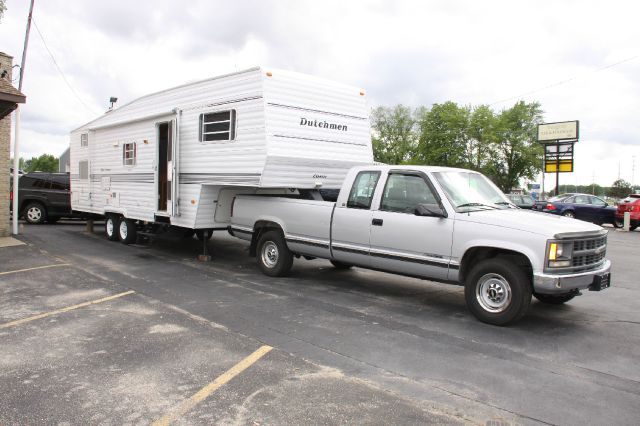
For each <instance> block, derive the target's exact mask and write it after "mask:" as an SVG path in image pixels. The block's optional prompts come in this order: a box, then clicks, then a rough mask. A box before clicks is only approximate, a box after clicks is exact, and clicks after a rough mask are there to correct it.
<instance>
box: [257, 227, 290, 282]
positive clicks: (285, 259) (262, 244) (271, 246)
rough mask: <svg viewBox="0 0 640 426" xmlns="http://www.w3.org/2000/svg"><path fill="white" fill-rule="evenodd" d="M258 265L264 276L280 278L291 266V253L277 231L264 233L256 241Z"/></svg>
mask: <svg viewBox="0 0 640 426" xmlns="http://www.w3.org/2000/svg"><path fill="white" fill-rule="evenodd" d="M257 257H258V265H259V266H260V269H261V270H262V272H263V273H264V274H265V275H269V276H270V277H282V276H285V275H287V274H288V273H289V271H290V270H291V266H292V265H293V253H291V251H290V250H289V247H287V243H286V242H285V240H284V238H283V237H282V234H281V233H280V232H278V231H267V232H265V233H264V234H263V235H262V236H261V237H260V240H259V241H258V256H257Z"/></svg>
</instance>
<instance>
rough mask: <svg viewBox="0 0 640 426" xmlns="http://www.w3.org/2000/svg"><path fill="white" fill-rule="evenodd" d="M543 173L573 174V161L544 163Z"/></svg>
mask: <svg viewBox="0 0 640 426" xmlns="http://www.w3.org/2000/svg"><path fill="white" fill-rule="evenodd" d="M544 171H545V173H556V172H558V173H571V172H573V159H571V160H558V161H550V162H545V163H544Z"/></svg>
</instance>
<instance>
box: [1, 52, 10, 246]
mask: <svg viewBox="0 0 640 426" xmlns="http://www.w3.org/2000/svg"><path fill="white" fill-rule="evenodd" d="M12 63H13V58H12V57H11V56H8V55H6V54H4V53H2V52H0V73H2V71H4V70H6V71H7V72H8V73H9V74H8V78H9V81H11V66H12ZM11 115H12V114H9V115H7V116H6V117H5V118H3V119H1V120H0V237H6V236H8V235H9V234H10V233H11V225H10V222H9V194H10V191H11V190H10V188H9V167H10V165H9V158H10V154H9V153H10V145H11Z"/></svg>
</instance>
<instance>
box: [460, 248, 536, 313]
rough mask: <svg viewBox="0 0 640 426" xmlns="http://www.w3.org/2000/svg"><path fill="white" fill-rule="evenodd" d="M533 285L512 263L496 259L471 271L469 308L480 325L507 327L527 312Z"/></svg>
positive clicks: (467, 291)
mask: <svg viewBox="0 0 640 426" xmlns="http://www.w3.org/2000/svg"><path fill="white" fill-rule="evenodd" d="M531 292H532V290H531V283H530V280H529V279H528V278H527V276H526V274H525V273H524V271H523V270H522V269H520V268H519V267H518V266H517V265H515V264H513V263H512V262H510V261H508V260H505V259H500V258H494V259H486V260H483V261H481V262H479V263H478V264H477V265H476V266H474V267H473V269H471V272H470V273H469V275H468V276H467V280H466V283H465V286H464V296H465V300H466V302H467V307H468V308H469V310H470V311H471V312H472V313H473V315H475V316H476V318H478V319H479V320H480V321H482V322H486V323H487V324H493V325H507V324H509V323H512V322H514V321H517V320H518V319H520V318H522V316H523V315H524V314H525V313H526V312H527V309H528V308H529V304H530V303H531Z"/></svg>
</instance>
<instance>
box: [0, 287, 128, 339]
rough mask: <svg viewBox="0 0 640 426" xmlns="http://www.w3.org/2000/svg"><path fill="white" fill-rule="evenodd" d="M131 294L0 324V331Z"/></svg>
mask: <svg viewBox="0 0 640 426" xmlns="http://www.w3.org/2000/svg"><path fill="white" fill-rule="evenodd" d="M132 293H135V291H133V290H129V291H125V292H124V293H118V294H114V295H113V296H108V297H103V298H102V299H97V300H91V301H89V302H83V303H79V304H77V305H73V306H67V307H66V308H60V309H56V310H55V311H50V312H45V313H43V314H38V315H34V316H32V317H28V318H23V319H19V320H15V321H11V322H6V323H4V324H0V330H2V329H3V328H9V327H15V326H16V325H20V324H24V323H25V322H31V321H35V320H39V319H42V318H46V317H50V316H51V315H57V314H61V313H64V312H69V311H72V310H74V309H78V308H84V307H85V306H90V305H96V304H98V303H103V302H108V301H109V300H113V299H117V298H119V297H122V296H126V295H128V294H132Z"/></svg>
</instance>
